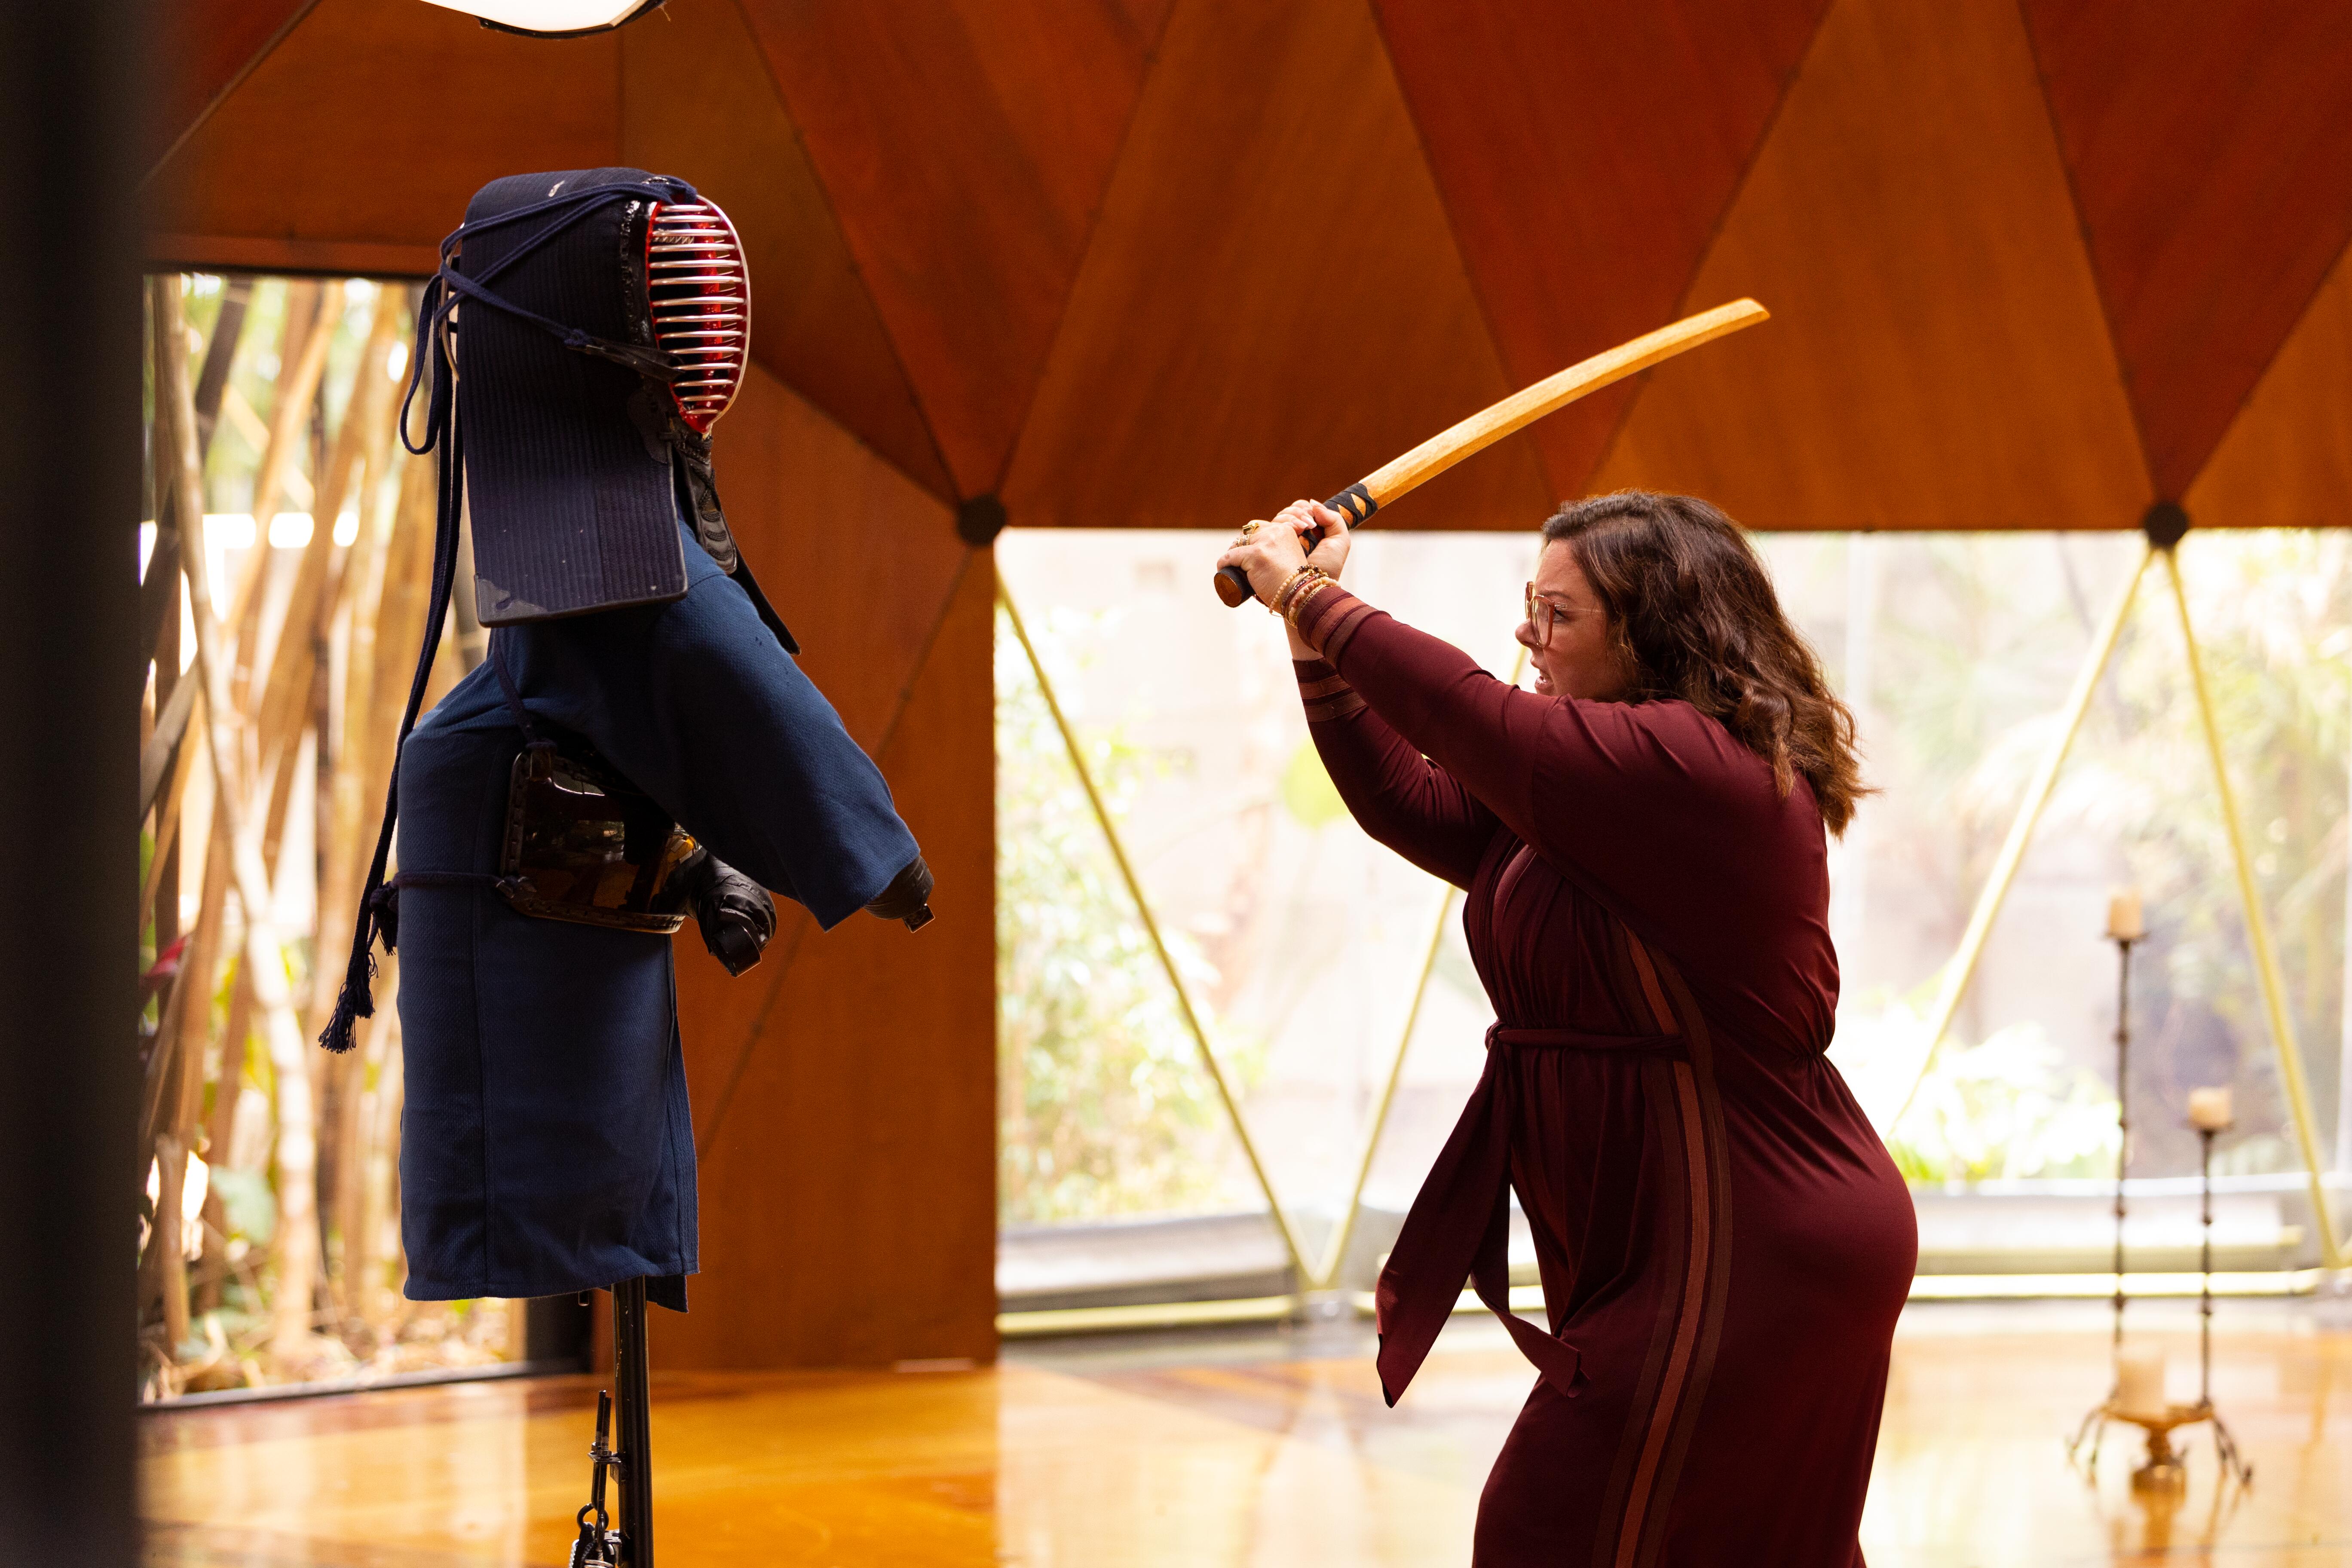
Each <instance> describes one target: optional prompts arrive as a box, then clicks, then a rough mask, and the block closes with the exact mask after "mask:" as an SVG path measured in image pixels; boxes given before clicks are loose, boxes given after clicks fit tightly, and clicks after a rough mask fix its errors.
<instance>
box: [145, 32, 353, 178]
mask: <svg viewBox="0 0 2352 1568" xmlns="http://www.w3.org/2000/svg"><path fill="white" fill-rule="evenodd" d="M318 8H319V0H302V4H301V7H300V8H299V10H297V11H296V12H295V13H294V14H293V15H292V16H289V17H287V18H286V20H285V21H284V22H282V23H280V24H279V25H278V30H277V31H276V32H274V33H272V34H270V35H269V38H268V42H266V43H264V44H263V45H262V46H261V47H259V48H258V49H256V50H255V51H254V53H253V58H251V59H249V60H247V61H246V62H245V64H244V65H242V66H240V67H238V68H237V70H236V75H234V76H232V77H230V78H229V79H228V80H227V81H226V82H225V83H223V84H222V86H221V89H220V90H219V91H218V92H215V93H214V94H213V95H212V97H211V98H210V99H208V100H205V106H204V108H202V109H201V110H197V111H196V117H195V118H194V120H191V121H188V123H187V124H186V125H185V126H184V127H182V128H181V131H180V133H179V134H178V135H176V136H174V137H173V138H172V144H171V145H170V146H168V147H166V148H164V149H163V153H162V154H161V155H160V156H158V157H157V158H156V160H155V162H154V163H153V164H152V166H150V167H149V169H148V171H147V173H146V174H142V175H141V176H140V180H139V189H140V190H141V191H142V192H143V191H145V190H146V189H147V187H148V186H149V185H150V184H153V183H154V179H155V176H156V175H158V174H162V173H163V166H164V165H165V164H167V163H170V162H171V161H172V160H173V158H175V157H177V156H178V155H179V152H180V149H181V148H183V147H184V146H186V145H187V144H188V139H189V138H190V137H192V136H194V134H195V133H196V132H199V131H201V130H203V129H204V128H205V121H208V120H210V119H211V118H212V117H213V115H214V113H215V111H216V110H219V108H220V106H221V105H222V104H224V103H226V102H227V101H228V100H229V99H230V97H231V96H232V95H233V94H235V93H236V89H239V88H241V87H243V86H244V85H245V82H246V79H247V77H249V76H251V75H252V74H253V73H254V71H255V70H256V69H257V68H259V66H260V64H261V62H262V61H264V60H266V59H268V58H269V57H270V56H271V55H274V54H276V53H277V52H278V45H280V44H282V43H284V42H285V41H286V40H287V38H288V37H291V36H292V34H293V32H294V29H295V28H297V27H299V26H301V25H302V24H303V23H304V22H306V21H308V20H309V19H310V13H311V12H313V11H315V10H317V9H318Z"/></svg>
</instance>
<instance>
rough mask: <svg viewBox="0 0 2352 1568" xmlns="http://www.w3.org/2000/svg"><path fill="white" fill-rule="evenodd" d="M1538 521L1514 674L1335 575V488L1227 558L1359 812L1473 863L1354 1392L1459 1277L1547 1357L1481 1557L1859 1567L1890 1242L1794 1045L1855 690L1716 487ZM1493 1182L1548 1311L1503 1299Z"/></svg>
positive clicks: (1489, 1488) (1851, 788)
mask: <svg viewBox="0 0 2352 1568" xmlns="http://www.w3.org/2000/svg"><path fill="white" fill-rule="evenodd" d="M1317 528H1320V529H1321V530H1322V533H1323V537H1322V540H1321V542H1319V543H1317V544H1315V545H1314V547H1313V550H1312V552H1311V553H1310V552H1309V551H1308V550H1307V545H1306V542H1305V541H1304V539H1303V538H1302V535H1303V534H1305V533H1307V532H1311V531H1313V530H1315V529H1317ZM1543 536H1544V541H1545V542H1544V545H1543V551H1542V554H1541V555H1540V557H1539V558H1538V560H1539V563H1538V567H1537V570H1536V578H1535V581H1534V582H1532V583H1530V584H1528V588H1527V597H1526V612H1527V618H1526V619H1525V620H1524V621H1523V622H1522V623H1521V625H1520V626H1519V628H1518V640H1519V642H1520V643H1521V644H1522V645H1523V646H1525V647H1526V648H1527V650H1528V662H1529V663H1530V664H1531V665H1532V666H1533V667H1534V670H1535V689H1534V690H1533V691H1532V692H1527V691H1521V690H1518V689H1515V688H1513V687H1510V686H1507V685H1505V684H1503V683H1502V682H1501V681H1498V680H1496V679H1493V678H1492V677H1491V676H1489V675H1487V674H1486V672H1485V671H1483V670H1481V669H1480V668H1478V667H1477V666H1476V665H1475V663H1473V662H1472V661H1471V659H1470V658H1468V657H1467V656H1466V655H1465V654H1463V653H1462V652H1460V651H1459V650H1458V649H1456V648H1454V647H1451V646H1449V645H1447V644H1446V643H1444V642H1441V641H1439V640H1438V639H1437V638H1435V637H1427V636H1424V635H1423V634H1422V633H1420V632H1417V631H1414V630H1413V629H1412V627H1410V626H1405V625H1404V624H1403V623H1402V622H1400V621H1396V620H1392V619H1391V618H1390V617H1389V616H1386V615H1383V614H1382V613H1381V612H1380V611H1378V610H1376V609H1374V608H1372V607H1371V606H1370V605H1367V604H1365V603H1364V602H1363V601H1362V600H1360V599H1358V598H1357V597H1355V596H1354V595H1351V594H1349V592H1348V591H1347V590H1346V589H1345V588H1343V587H1341V586H1340V585H1339V583H1338V582H1337V581H1336V579H1338V578H1339V575H1340V572H1341V568H1342V566H1343V565H1344V564H1345V563H1346V561H1347V556H1348V532H1347V529H1346V528H1345V526H1344V520H1343V519H1341V518H1339V516H1338V515H1337V514H1335V513H1333V512H1331V511H1329V510H1327V509H1325V508H1322V507H1320V506H1317V505H1315V504H1313V503H1311V502H1307V501H1300V502H1297V503H1295V504H1294V505H1292V506H1290V507H1287V508H1286V509H1284V510H1283V511H1282V512H1281V513H1280V514H1279V515H1278V516H1276V518H1274V519H1272V520H1271V521H1260V522H1255V523H1252V524H1250V525H1248V526H1247V527H1245V528H1244V531H1243V537H1242V538H1240V539H1239V540H1237V541H1236V542H1234V545H1233V547H1232V548H1231V549H1229V550H1228V551H1226V552H1225V553H1224V555H1223V557H1222V558H1221V560H1220V562H1219V564H1221V565H1223V564H1231V565H1235V566H1239V567H1241V568H1242V569H1243V570H1244V572H1246V573H1247V574H1249V578H1250V583H1251V585H1252V587H1253V588H1255V590H1256V592H1257V595H1258V596H1259V598H1260V599H1261V600H1263V601H1264V602H1265V603H1266V604H1268V605H1273V606H1275V607H1276V608H1277V609H1278V610H1280V611H1281V612H1283V613H1284V614H1285V616H1286V618H1287V619H1288V620H1289V622H1290V625H1291V637H1290V640H1291V653H1292V657H1293V658H1295V659H1296V660H1297V674H1298V682H1299V695H1300V697H1301V698H1302V699H1303V700H1304V701H1305V703H1306V706H1307V722H1308V727H1309V730H1310V731H1311V732H1312V733H1313V735H1314V737H1315V745H1316V749H1317V750H1318V752H1320V753H1321V754H1322V758H1323V762H1324V765H1325V766H1326V767H1327V768H1328V770H1329V771H1330V774H1331V777H1332V780H1333V782H1334V783H1336V784H1338V786H1339V793H1340V795H1341V796H1342V797H1343V798H1344V799H1345V800H1346V801H1347V803H1348V807H1349V810H1350V811H1352V812H1353V813H1354V814H1355V817H1356V820H1357V821H1358V822H1360V823H1361V824H1362V825H1363V826H1364V830H1365V831H1366V832H1368V833H1370V835H1371V836H1372V837H1375V838H1377V839H1379V840H1380V841H1381V842H1382V843H1383V844H1386V845H1388V846H1389V847H1391V848H1392V849H1394V850H1396V851H1397V852H1398V853H1399V854H1401V855H1402V856H1404V857H1405V858H1407V859H1409V860H1411V861H1412V862H1413V863H1414V864H1415V865H1418V866H1421V867H1423V868H1425V869H1427V870H1429V871H1431V872H1433V874H1435V875H1437V876H1440V877H1443V878H1444V879H1447V880H1448V881H1450V882H1453V883H1454V885H1456V886H1457V887H1460V888H1462V889H1465V890H1466V891H1467V893H1468V898H1467V900H1466V901H1465V910H1464V920H1465V926H1466V928H1467V931H1468V936H1469V942H1470V952H1471V955H1472V957H1473V958H1474V959H1475V961H1476V963H1477V966H1478V973H1479V977H1480V978H1481V979H1482V980H1483V981H1484V982H1485V984H1486V992H1487V995H1488V996H1489V997H1490V998H1491V999H1492V1001H1493V1003H1494V1007H1495V1013H1496V1019H1497V1022H1496V1026H1495V1027H1494V1028H1493V1029H1492V1030H1491V1031H1489V1033H1488V1036H1487V1055H1486V1074H1485V1076H1484V1077H1483V1078H1482V1079H1480V1082H1479V1085H1478V1089H1477V1090H1476V1092H1475V1094H1474V1095H1473V1097H1472V1099H1471V1101H1470V1104H1469V1107H1468V1108H1467V1109H1466V1110H1465V1111H1464V1113H1463V1117H1462V1121H1461V1122H1460V1124H1459V1125H1458V1126H1457V1127H1456V1128H1455V1129H1454V1134H1453V1137H1452V1138H1451V1139H1450V1140H1449V1141H1448V1142H1447V1144H1446V1146H1445V1149H1444V1152H1443V1153H1442V1154H1440V1155H1439V1157H1438V1160H1437V1163H1436V1164H1435V1165H1434V1166H1433V1168H1432V1170H1431V1172H1430V1174H1429V1178H1428V1181H1427V1183H1426V1184H1425V1185H1424V1186H1423V1189H1422V1191H1421V1194H1420V1196H1419V1197H1418V1198H1416V1199H1415V1200H1414V1203H1413V1206H1412V1213H1411V1214H1410V1215H1408V1216H1407V1218H1406V1220H1405V1224H1404V1228H1403V1231H1402V1234H1401V1235H1400V1236H1399V1237H1398V1238H1397V1243H1396V1247H1395V1248H1394V1250H1393V1251H1392V1253H1391V1256H1390V1259H1389V1263H1388V1265H1387V1267H1386V1268H1385V1269H1384V1270H1383V1271H1382V1274H1381V1285H1380V1292H1379V1305H1380V1326H1381V1353H1380V1371H1381V1386H1382V1390H1383V1392H1384V1393H1385V1394H1387V1396H1388V1398H1389V1401H1390V1402H1391V1404H1393V1403H1394V1402H1395V1400H1396V1397H1397V1395H1398V1394H1401V1393H1402V1392H1403V1389H1404V1385H1405V1384H1406V1383H1407V1382H1408V1381H1410V1380H1411V1378H1412V1373H1413V1371H1414V1369H1415V1368H1416V1367H1418V1366H1419V1365H1420V1363H1421V1359H1422V1357H1423V1355H1424V1354H1425V1353H1426V1352H1427V1351H1428V1349H1429V1346H1430V1343H1431V1342H1432V1341H1433V1340H1434V1339H1435V1338H1436V1335H1437V1331H1438V1329H1439V1327H1440V1326H1441V1325H1442V1324H1443V1323H1444V1320H1445V1317H1446V1315H1447V1313H1449V1312H1450V1311H1451V1310H1452V1309H1453V1307H1454V1301H1455V1300H1456V1298H1457V1296H1458V1295H1459V1293H1460V1291H1461V1289H1462V1285H1463V1281H1464V1279H1465V1276H1467V1277H1469V1278H1471V1279H1472V1280H1473V1281H1474V1283H1475V1286H1476V1287H1477V1289H1478V1291H1479V1294H1480V1296H1481V1297H1482V1298H1483V1299H1484V1300H1486V1303H1487V1305H1488V1306H1490V1307H1492V1308H1493V1309H1495V1310H1496V1311H1497V1312H1499V1313H1501V1314H1503V1317H1504V1321H1505V1322H1506V1323H1507V1324H1508V1325H1510V1328H1511V1331H1512V1335H1513V1337H1514V1338H1515V1339H1516V1340H1517V1342H1519V1344H1520V1346H1521V1348H1522V1349H1524V1350H1525V1351H1526V1352H1527V1353H1528V1359H1529V1360H1531V1361H1533V1362H1534V1363H1536V1366H1537V1368H1538V1371H1539V1372H1540V1373H1541V1374H1542V1376H1541V1379H1540V1381H1538V1384H1537V1385H1536V1388H1535V1391H1534V1393H1533V1394H1530V1395H1529V1397H1528V1403H1527V1405H1526V1407H1525V1408H1524V1409H1523V1410H1522V1411H1521V1412H1520V1415H1519V1418H1518V1421H1517V1424H1516V1425H1515V1426H1513V1427H1512V1429H1511V1435H1510V1438H1509V1440H1508V1441H1507V1443H1506V1444H1505V1445H1504V1447H1503V1452H1502V1455H1501V1457H1500V1458H1498V1459H1497V1460H1496V1465H1495V1469H1494V1472H1493V1474H1492V1475H1490V1476H1489V1477H1488V1478H1487V1481H1486V1492H1485V1495H1484V1497H1483V1498H1482V1499H1481V1500H1480V1504H1479V1510H1478V1530H1477V1545H1476V1552H1475V1562H1476V1563H1477V1564H1478V1565H1479V1568H1516V1565H1517V1564H1522V1563H1526V1564H1534V1563H1543V1564H1546V1565H1551V1564H1559V1563H1579V1564H1582V1563H1592V1564H1596V1565H1598V1568H1638V1565H1648V1564H1669V1563H1671V1564H1691V1565H1701V1564H1704V1565H1709V1568H1713V1565H1717V1564H1724V1563H1772V1564H1781V1565H1797V1568H1816V1565H1818V1568H1848V1565H1849V1564H1859V1563H1861V1562H1862V1553H1861V1550H1860V1548H1859V1546H1858V1545H1857V1543H1856V1540H1855V1529H1856V1526H1857V1524H1858V1522H1859V1521H1860V1519H1861V1516H1862V1505H1863V1496H1864V1491H1865V1489H1867V1486H1868V1483H1869V1479H1870V1462H1871V1456H1872V1451H1873V1449H1874V1446H1875V1443H1876V1439H1877V1433H1878V1417H1879V1409H1880V1405H1881V1404H1882V1402H1883V1399H1884V1396H1885V1383H1886V1361H1887V1347H1888V1342H1889V1341H1890V1339H1891V1338H1892V1336H1893V1333H1894V1328H1895V1317H1896V1314H1897V1313H1898V1312H1899V1311H1900V1310H1902V1306H1903V1301H1904V1298H1905V1296H1906V1293H1907V1291H1908V1289H1909V1286H1910V1280H1911V1270H1912V1265H1913V1264H1914V1262H1915V1261H1916V1250H1917V1235H1916V1228H1915V1226H1914V1221H1913V1215H1912V1209H1911V1201H1910V1196H1909V1194H1907V1193H1906V1190H1905V1189H1904V1185H1903V1182H1902V1178H1901V1177H1900V1176H1899V1175H1898V1174H1897V1173H1896V1172H1895V1165H1894V1163H1893V1162H1892V1161H1891V1160H1890V1159H1888V1157H1887V1154H1886V1151H1885V1146H1884V1145H1883V1144H1882V1143H1881V1142H1879V1139H1878V1135H1877V1133H1876V1132H1874V1131H1873V1130H1872V1128H1871V1125H1870V1122H1869V1121H1868V1119H1867V1118H1865V1117H1864V1115H1863V1112H1862V1110H1861V1107H1860V1106H1859V1105H1857V1104H1856V1103H1855V1101H1854V1098H1853V1094H1852V1093H1851V1092H1850V1091H1849V1090H1848V1089H1847V1088H1846V1086H1845V1082H1844V1080H1843V1079H1841V1078H1840V1077H1839V1076H1838V1073H1837V1069H1836V1068H1832V1067H1831V1066H1830V1065H1829V1063H1828V1061H1827V1060H1826V1059H1825V1058H1823V1056H1822V1052H1823V1050H1824V1049H1825V1048H1826V1047H1828V1045H1829V1043H1830V1035H1831V1030H1832V1024H1833V1021H1834V1017H1835V1010H1836V1004H1837V989H1838V971H1837V955H1836V953H1835V952H1833V951H1832V948H1831V945H1830V936H1829V928H1828V924H1827V920H1826V916H1827V910H1828V905H1829V878H1828V871H1827V845H1826V839H1825V831H1826V832H1828V833H1835V832H1840V831H1843V828H1844V826H1845V825H1846V822H1847V820H1848V819H1849V818H1850V817H1851V816H1853V808H1854V803H1855V800H1856V798H1857V797H1858V796H1859V795H1861V794H1862V793H1864V792H1863V787H1862V784H1861V783H1860V779H1859V775H1858V772H1857V769H1856V765H1855V761H1854V755H1853V717H1852V715H1851V714H1850V713H1849V712H1848V711H1847V710H1846V709H1845V707H1844V706H1843V704H1842V703H1840V702H1839V701H1838V700H1837V699H1836V698H1835V697H1834V696H1832V694H1831V692H1830V690H1829V688H1828V684H1827V682H1826V681H1825V680H1824V679H1822V673H1821V669H1820V666H1819V664H1818V663H1817V661H1816V660H1815V658H1814V657H1813V654H1812V651H1811V648H1809V647H1807V646H1806V644H1805V643H1804V641H1803V639H1802V638H1801V637H1799V636H1798V634H1797V632H1796V631H1795V629H1794V628H1792V627H1791V626H1790V625H1789V622H1788V619H1787V617H1786V616H1783V615H1782V614H1781V611H1780V604H1779V601H1778V600H1777V598H1776V597H1775V596H1774V595H1773V592H1772V586H1771V583H1770V580H1769V578H1768V577H1767V576H1766V574H1765V572H1764V569H1763V566H1762V564H1761V563H1759V561H1758V560H1757V558H1756V556H1755V553H1754V552H1752V551H1751V550H1750V549H1749V548H1748V543H1747V541H1746V540H1745V539H1744V538H1743V537H1742V536H1741V534H1740V532H1739V530H1738V527H1737V526H1736V525H1735V524H1734V523H1733V522H1732V521H1730V519H1728V518H1727V517H1725V516H1724V515H1723V513H1722V512H1720V511H1718V510H1716V509H1715V508H1714V507H1712V506H1709V505H1707V504H1706V502H1705V501H1701V500H1693V499H1691V498H1689V497H1687V496H1663V495H1651V494H1647V493H1644V492H1641V491H1625V492H1622V493H1620V494H1616V495H1607V496H1601V497H1597V498H1594V499H1591V500H1583V501H1579V502H1576V503H1574V504H1572V505H1570V506H1567V507H1564V508H1562V509H1561V510H1560V511H1559V513H1558V514H1557V515H1555V516H1554V517H1552V518H1551V519H1550V520H1549V521H1547V522H1545V524H1544V525H1543ZM1511 1187H1516V1188H1517V1191H1518V1194H1519V1204H1520V1207H1521V1209H1522V1210H1523V1211H1524V1212H1525V1214H1526V1215H1527V1220H1528V1228H1529V1230H1530V1231H1531V1232H1532V1233H1533V1236H1534V1239H1535V1247H1536V1258H1537V1264H1538V1269H1539V1271H1540V1274H1541V1277H1542V1280H1543V1287H1544V1299H1545V1301H1546V1303H1547V1304H1548V1306H1549V1316H1550V1332H1549V1333H1546V1332H1544V1331H1543V1330H1541V1329H1539V1328H1538V1326H1537V1325H1535V1324H1534V1323H1532V1322H1529V1321H1527V1320H1525V1319H1520V1318H1517V1317H1513V1316H1511V1315H1510V1313H1509V1311H1508V1279H1507V1258H1506V1251H1507V1236H1508V1217H1509V1216H1508V1189H1509V1188H1511Z"/></svg>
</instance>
